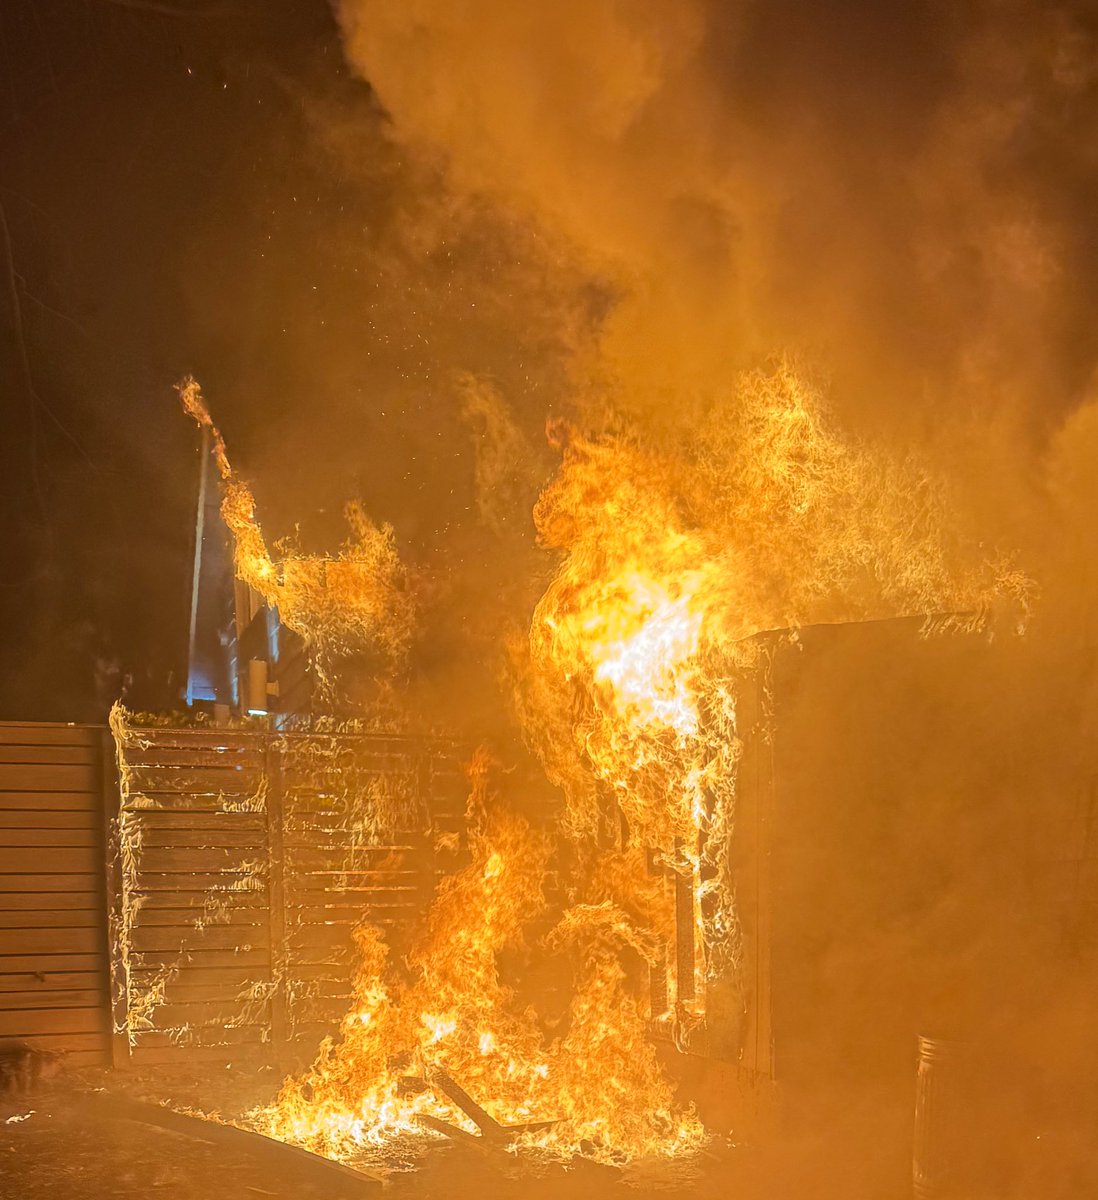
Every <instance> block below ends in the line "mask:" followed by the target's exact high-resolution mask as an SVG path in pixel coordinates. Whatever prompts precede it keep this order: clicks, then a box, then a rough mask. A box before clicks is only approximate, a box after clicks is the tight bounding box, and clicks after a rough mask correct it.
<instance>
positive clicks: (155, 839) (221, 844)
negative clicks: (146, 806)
mask: <svg viewBox="0 0 1098 1200" xmlns="http://www.w3.org/2000/svg"><path fill="white" fill-rule="evenodd" d="M237 846H243V847H246V848H248V849H251V850H256V851H264V852H265V848H266V842H265V841H264V840H263V838H262V835H261V834H260V835H257V834H256V833H255V832H254V831H253V830H251V829H230V828H221V829H178V828H177V829H158V828H156V827H155V826H154V827H151V828H150V827H148V826H146V827H145V829H144V831H143V832H142V834H141V849H142V852H143V853H147V852H148V851H149V850H163V849H171V850H175V849H180V850H186V849H192V850H195V849H197V850H204V849H208V848H216V849H228V848H231V847H237Z"/></svg>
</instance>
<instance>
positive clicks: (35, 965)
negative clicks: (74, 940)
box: [0, 946, 107, 978]
mask: <svg viewBox="0 0 1098 1200" xmlns="http://www.w3.org/2000/svg"><path fill="white" fill-rule="evenodd" d="M6 948H7V947H6V946H4V947H0V949H4V950H6ZM106 969H107V964H106V962H105V961H104V956H103V955H102V954H7V953H4V954H0V976H3V975H15V974H19V973H20V972H26V971H31V972H34V971H41V972H42V973H43V974H44V975H46V976H47V978H48V977H49V975H50V974H52V973H56V972H66V971H98V972H101V973H104V974H105V973H106Z"/></svg>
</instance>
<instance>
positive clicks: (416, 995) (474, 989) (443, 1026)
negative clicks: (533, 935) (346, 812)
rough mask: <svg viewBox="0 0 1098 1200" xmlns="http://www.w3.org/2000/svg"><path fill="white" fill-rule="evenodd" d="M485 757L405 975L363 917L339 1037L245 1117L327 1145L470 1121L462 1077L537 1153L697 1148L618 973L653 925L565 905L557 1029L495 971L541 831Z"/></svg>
mask: <svg viewBox="0 0 1098 1200" xmlns="http://www.w3.org/2000/svg"><path fill="white" fill-rule="evenodd" d="M489 767H490V762H489V759H488V758H487V756H486V755H485V754H484V753H479V754H478V755H477V756H476V757H475V758H474V760H473V762H472V764H471V766H470V772H469V773H470V778H471V783H472V787H471V792H470V800H469V812H468V817H469V825H470V847H469V849H470V856H471V861H470V863H469V865H468V866H467V867H466V868H465V869H464V870H462V871H461V872H459V873H458V874H456V875H454V876H452V877H451V878H449V879H447V880H445V881H444V882H443V883H442V885H441V886H440V888H439V893H438V896H437V899H436V901H435V903H434V905H433V907H432V909H431V912H430V914H429V916H428V919H427V921H426V925H425V928H424V931H423V936H422V938H421V940H420V942H419V944H418V945H417V946H416V948H415V949H414V951H413V952H412V954H411V955H410V956H409V960H408V968H409V972H408V978H403V979H402V978H401V977H399V976H398V974H397V973H396V972H393V971H391V970H390V969H389V965H388V963H387V950H386V947H385V944H384V943H383V942H382V940H381V938H380V936H379V935H378V933H377V931H376V930H374V929H371V928H369V927H365V926H363V927H360V928H359V929H358V930H357V932H356V940H357V944H358V949H359V966H358V972H357V975H356V978H355V1002H354V1005H353V1007H352V1008H351V1010H350V1012H348V1014H347V1015H346V1017H345V1018H344V1019H343V1023H342V1025H341V1027H340V1033H339V1037H338V1039H337V1040H332V1039H329V1040H327V1041H325V1043H324V1045H323V1046H322V1047H321V1050H320V1054H319V1055H318V1057H317V1060H316V1062H315V1063H314V1064H313V1066H312V1068H311V1069H310V1070H309V1071H307V1072H306V1073H305V1074H303V1075H302V1076H300V1077H297V1078H294V1079H291V1080H288V1081H287V1083H286V1084H285V1086H284V1087H283V1089H282V1091H281V1093H280V1094H279V1096H278V1098H277V1100H276V1101H275V1103H274V1104H272V1105H271V1106H270V1107H268V1108H265V1109H262V1110H260V1111H259V1112H257V1113H254V1114H253V1115H252V1119H253V1121H254V1122H255V1123H256V1125H257V1126H258V1127H259V1128H261V1129H263V1130H264V1131H265V1132H267V1133H270V1134H272V1135H274V1136H277V1137H280V1138H284V1139H286V1140H289V1141H294V1142H298V1143H300V1144H302V1145H305V1146H308V1147H310V1148H312V1149H315V1150H319V1151H321V1152H323V1153H326V1154H331V1155H334V1156H337V1157H351V1156H354V1155H356V1154H360V1153H361V1152H362V1151H363V1150H369V1149H370V1148H372V1147H383V1146H386V1145H388V1144H389V1143H390V1142H391V1141H392V1140H393V1139H394V1138H397V1137H401V1136H405V1137H408V1136H416V1135H419V1136H422V1135H423V1133H424V1131H425V1126H424V1118H428V1119H430V1118H434V1119H435V1120H442V1121H446V1122H449V1123H451V1124H452V1125H455V1126H458V1127H459V1128H463V1129H465V1130H466V1131H467V1132H470V1133H475V1132H477V1130H476V1127H475V1125H473V1124H472V1123H471V1121H470V1120H469V1117H468V1116H467V1115H466V1114H465V1113H464V1112H463V1111H462V1109H461V1108H460V1107H458V1106H457V1105H455V1104H454V1103H453V1102H452V1101H451V1100H450V1099H449V1098H448V1092H447V1088H448V1087H450V1086H451V1084H452V1082H457V1083H458V1085H459V1086H460V1087H461V1088H462V1089H463V1090H464V1091H465V1092H467V1093H468V1094H470V1095H471V1096H472V1097H473V1098H474V1100H476V1101H477V1102H479V1103H480V1104H481V1105H482V1106H483V1108H484V1109H485V1110H487V1112H488V1114H489V1116H490V1117H491V1118H492V1119H493V1120H494V1121H495V1122H497V1123H498V1124H499V1125H501V1126H503V1127H505V1132H506V1135H507V1137H508V1139H509V1140H510V1141H511V1142H512V1143H513V1144H515V1145H519V1146H524V1147H526V1148H527V1149H529V1150H537V1151H539V1152H541V1153H543V1154H548V1155H552V1156H554V1157H565V1158H567V1157H572V1156H574V1155H576V1154H585V1155H587V1156H590V1157H594V1158H598V1159H603V1160H608V1161H622V1160H624V1159H626V1158H628V1157H631V1156H634V1155H638V1154H646V1153H654V1154H664V1155H667V1154H677V1153H682V1152H684V1151H687V1150H690V1149H694V1148H696V1147H697V1146H698V1145H699V1144H700V1143H701V1141H702V1140H703V1132H702V1129H701V1127H700V1126H699V1124H698V1123H697V1121H696V1119H694V1118H693V1117H692V1116H691V1115H690V1114H688V1113H687V1114H684V1113H678V1112H676V1111H675V1108H674V1105H673V1101H672V1095H671V1089H670V1088H669V1086H668V1084H667V1083H666V1082H665V1081H664V1079H663V1077H662V1075H661V1073H660V1070H659V1068H658V1065H657V1062H656V1056H655V1051H654V1049H653V1047H652V1044H651V1041H650V1039H649V1038H648V1034H647V1028H646V1026H647V1012H646V1009H645V1006H644V1005H642V1004H640V1003H639V1002H638V1001H637V999H636V997H635V996H634V995H633V993H632V991H631V989H630V988H629V986H628V984H627V978H626V967H625V965H623V952H626V953H627V955H631V956H632V958H633V959H638V958H640V959H643V958H644V956H646V955H650V954H651V952H652V949H653V946H652V941H653V939H652V937H651V935H650V934H647V933H646V932H645V931H643V930H641V929H639V928H637V927H636V926H635V924H634V923H633V922H632V921H631V920H630V919H629V918H628V917H627V915H626V914H625V913H624V912H622V911H621V910H620V909H618V908H616V907H615V906H614V905H613V904H611V903H609V902H604V903H602V904H588V905H577V906H575V907H573V908H572V909H570V910H569V911H568V912H567V913H566V914H565V916H564V918H563V919H562V920H561V921H560V922H559V924H558V925H557V926H556V927H555V929H554V930H553V932H552V933H551V935H550V937H549V939H548V941H549V943H550V945H552V946H553V947H554V948H555V949H557V950H560V951H570V952H571V953H572V955H573V956H574V957H575V958H576V959H577V963H578V965H577V970H576V984H575V991H574V996H573V999H572V1002H571V1006H570V1012H569V1020H568V1029H567V1032H566V1033H565V1034H564V1035H563V1036H562V1037H559V1038H555V1039H548V1038H546V1036H545V1034H544V1032H543V1029H542V1027H541V1025H540V1024H539V1019H538V1015H537V1013H536V1012H535V1010H534V1009H533V1008H532V1007H531V1006H529V1005H523V1004H521V1003H520V1002H519V1001H518V1000H517V999H516V995H515V992H514V990H513V987H512V986H510V985H509V984H508V983H506V982H504V981H503V980H502V979H501V977H500V967H499V959H500V955H501V953H502V952H503V951H505V950H508V949H512V950H513V949H517V948H521V947H522V946H523V935H524V931H525V930H526V929H527V928H528V927H529V925H530V924H531V922H533V921H535V920H536V919H537V918H538V917H539V916H542V915H543V914H544V912H545V909H546V903H545V898H544V895H543V892H542V886H543V881H544V877H545V873H546V869H547V866H548V862H549V856H550V853H551V845H550V839H549V838H548V837H546V835H545V834H543V833H539V832H536V831H535V830H533V829H532V828H531V827H530V826H529V825H528V824H527V823H526V822H525V821H524V820H522V819H521V818H520V817H518V816H516V815H514V814H513V813H509V812H507V811H504V810H502V809H501V808H500V807H499V806H498V802H497V801H496V800H495V798H494V797H493V796H492V795H491V793H490V791H489V786H488V785H489V778H490V775H489Z"/></svg>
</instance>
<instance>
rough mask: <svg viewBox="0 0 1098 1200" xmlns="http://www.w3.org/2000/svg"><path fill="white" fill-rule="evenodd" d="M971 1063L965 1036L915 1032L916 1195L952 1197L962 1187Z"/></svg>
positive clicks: (920, 1198)
mask: <svg viewBox="0 0 1098 1200" xmlns="http://www.w3.org/2000/svg"><path fill="white" fill-rule="evenodd" d="M971 1064H972V1056H971V1052H970V1047H969V1046H968V1044H967V1043H966V1042H957V1041H949V1040H946V1039H943V1038H929V1037H920V1038H919V1063H918V1069H917V1073H916V1077H915V1131H914V1147H913V1154H912V1164H911V1165H912V1184H913V1191H914V1195H915V1200H953V1198H954V1197H958V1196H961V1195H963V1194H964V1193H965V1190H966V1184H967V1181H968V1175H969V1171H968V1165H969V1157H970V1155H969V1151H970V1149H971V1148H970V1147H969V1146H968V1144H967V1141H968V1139H967V1135H966V1130H967V1127H968V1120H967V1117H968V1115H969V1114H968V1111H967V1110H968V1105H969V1102H970V1099H971V1095H970V1093H971V1086H970V1084H971Z"/></svg>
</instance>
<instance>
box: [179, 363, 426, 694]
mask: <svg viewBox="0 0 1098 1200" xmlns="http://www.w3.org/2000/svg"><path fill="white" fill-rule="evenodd" d="M177 390H178V392H179V397H180V401H181V403H182V405H183V408H184V411H185V412H187V413H188V415H189V416H191V417H192V418H194V420H195V421H196V422H197V424H198V425H199V427H200V428H202V429H204V430H206V431H208V435H209V437H210V439H211V441H212V443H213V451H214V456H215V458H216V461H217V466H218V472H219V474H220V475H221V481H222V498H221V515H222V517H223V518H224V521H225V524H226V525H227V526H228V528H229V531H230V532H231V533H232V535H233V544H234V566H235V569H236V575H237V577H238V578H239V579H242V580H243V581H244V582H245V583H247V584H248V585H249V586H250V587H252V588H254V589H255V591H257V592H258V593H259V594H260V595H261V596H262V597H263V599H264V600H265V601H266V602H267V603H268V604H269V605H270V606H271V607H272V608H277V609H278V611H279V615H280V617H281V619H282V621H283V622H284V623H285V624H286V625H287V626H288V627H289V628H290V629H293V630H294V631H295V632H296V633H299V634H301V636H302V637H303V638H304V639H305V640H306V641H307V642H308V643H309V644H310V645H311V647H312V648H313V650H314V661H315V663H316V665H317V667H318V670H319V673H320V677H321V681H322V683H325V684H328V685H329V686H330V685H331V682H332V680H331V670H332V666H333V663H334V661H335V660H336V659H337V658H338V657H339V656H340V655H342V654H347V653H351V652H354V651H357V650H362V649H368V650H372V651H374V652H375V653H378V654H379V655H380V656H381V657H382V658H383V660H384V661H386V662H387V663H388V664H390V666H392V665H393V664H398V663H399V662H401V661H402V659H403V658H404V656H405V654H406V653H407V650H408V646H409V643H410V641H411V636H412V630H413V628H414V625H415V611H416V606H415V599H414V596H413V589H412V586H411V582H410V579H409V575H408V572H407V570H406V569H405V567H404V566H403V564H402V563H401V561H400V556H399V554H398V553H397V549H396V542H395V539H394V535H393V529H392V527H391V526H389V525H380V526H379V525H376V524H375V523H374V522H373V521H372V520H371V519H370V517H369V516H368V515H367V514H366V513H365V512H364V511H363V509H362V507H361V506H360V505H359V504H356V503H350V504H348V505H347V507H346V509H345V516H346V519H347V524H348V527H349V530H350V533H349V536H348V538H347V540H346V542H344V544H343V546H342V547H341V548H340V552H339V554H338V555H336V556H334V557H331V556H322V555H310V554H302V553H300V552H298V551H296V550H294V549H293V548H292V547H289V546H280V547H279V549H280V551H281V553H280V557H279V558H278V559H277V560H276V559H275V558H273V557H272V555H271V551H270V548H269V547H268V545H267V540H266V538H265V537H264V536H263V531H262V529H261V528H260V525H259V522H258V520H257V519H256V513H255V508H256V505H255V496H254V495H253V494H252V490H251V488H250V487H249V486H248V485H247V484H246V483H245V482H244V481H243V480H242V479H241V478H240V477H239V476H238V475H237V473H236V472H235V471H234V470H233V468H232V466H231V464H230V462H229V456H228V452H227V450H226V448H225V439H224V438H223V437H222V436H221V432H220V430H219V429H218V428H217V426H216V425H215V424H214V423H213V420H212V418H211V417H210V413H209V410H208V409H207V407H206V404H205V401H204V400H203V398H202V392H201V389H200V388H199V386H198V383H197V382H196V381H195V380H194V379H193V378H190V377H188V378H186V379H184V380H183V381H182V382H181V383H180V384H179V385H178V389H177Z"/></svg>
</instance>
